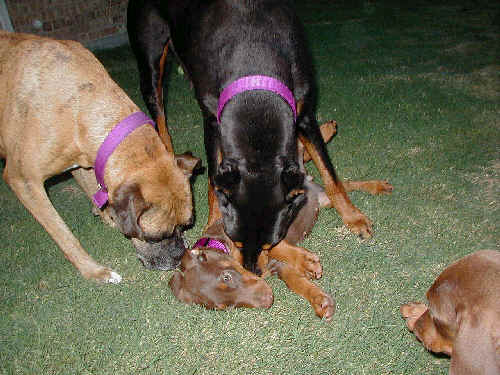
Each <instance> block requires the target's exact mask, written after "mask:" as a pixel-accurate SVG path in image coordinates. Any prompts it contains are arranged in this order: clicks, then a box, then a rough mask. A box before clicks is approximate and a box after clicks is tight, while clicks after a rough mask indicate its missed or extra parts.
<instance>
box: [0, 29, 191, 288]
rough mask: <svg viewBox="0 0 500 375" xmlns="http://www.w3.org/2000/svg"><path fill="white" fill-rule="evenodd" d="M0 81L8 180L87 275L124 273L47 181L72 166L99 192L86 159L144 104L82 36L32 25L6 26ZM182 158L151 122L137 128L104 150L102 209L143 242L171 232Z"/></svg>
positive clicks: (185, 175)
mask: <svg viewBox="0 0 500 375" xmlns="http://www.w3.org/2000/svg"><path fill="white" fill-rule="evenodd" d="M0 90H1V91H2V92H3V93H4V94H3V99H2V101H1V102H0V157H1V158H5V159H6V166H5V170H4V173H3V177H4V180H5V181H6V182H7V184H9V186H10V187H11V188H12V190H13V191H14V192H15V194H16V195H17V197H18V198H19V200H20V201H21V202H22V203H23V204H24V206H25V207H26V208H27V209H28V210H29V211H30V212H31V213H32V215H33V216H34V217H35V218H36V219H37V220H38V221H39V222H40V224H41V225H42V226H43V227H44V228H45V230H46V231H47V232H48V233H49V234H50V235H51V236H52V238H53V239H54V241H55V242H56V243H57V244H58V245H59V247H60V248H61V250H62V251H63V253H64V255H65V256H66V258H68V260H70V262H71V263H73V265H74V266H75V267H76V268H77V269H78V270H79V271H80V272H81V274H82V275H83V276H84V277H85V278H88V279H95V280H99V281H104V282H118V281H119V280H120V276H119V275H118V274H116V273H114V272H112V270H111V269H109V268H107V267H104V266H102V265H100V264H98V263H96V262H95V261H94V260H93V259H92V257H91V256H90V255H88V253H87V252H86V251H85V250H84V249H83V248H82V246H81V245H80V243H79V241H78V240H77V239H76V238H75V237H74V236H73V234H72V233H71V231H70V229H69V228H68V227H67V225H66V224H65V223H64V221H63V220H62V218H61V217H60V216H59V214H58V213H57V212H56V210H55V209H54V207H53V206H52V204H51V203H50V201H49V199H48V197H47V194H46V192H45V189H44V185H43V184H44V181H45V180H46V179H47V178H49V177H51V176H54V175H57V174H60V173H62V172H63V171H65V170H68V169H73V175H74V176H75V178H76V180H77V181H78V183H79V184H80V185H81V186H82V188H83V189H84V190H85V191H86V193H87V194H88V195H89V196H91V195H92V194H94V193H95V191H96V190H97V184H96V181H95V177H94V174H93V170H91V169H90V168H92V167H93V164H94V161H95V158H96V154H97V151H98V148H99V146H100V145H101V143H102V142H103V140H104V139H105V137H106V136H107V134H108V133H109V131H110V130H111V129H112V128H113V127H114V126H115V125H116V124H117V123H118V122H120V121H121V120H123V119H124V118H125V117H127V116H128V115H130V114H132V113H133V112H136V111H138V110H139V108H138V107H137V106H136V105H135V104H134V103H133V102H132V101H131V100H130V98H129V97H128V96H127V95H126V94H125V93H124V92H123V90H122V89H120V87H118V85H117V84H116V83H115V82H114V81H113V80H112V79H111V78H110V77H109V75H108V73H107V72H106V70H105V69H104V67H103V66H102V65H101V64H100V62H99V61H98V60H97V59H96V58H95V57H94V56H93V55H92V54H91V53H90V52H89V51H88V50H86V49H85V48H83V47H82V46H81V45H80V44H79V43H77V42H73V41H66V40H62V41H56V40H52V39H48V38H41V37H37V36H34V35H29V34H19V33H9V32H4V31H0ZM180 159H183V157H182V156H181V157H180V158H177V159H176V158H175V157H174V155H173V154H172V153H171V152H167V151H166V149H165V146H164V145H163V143H162V141H161V140H160V138H159V136H158V134H157V133H156V131H155V130H154V129H153V127H151V126H142V127H139V128H138V129H136V130H135V131H134V132H133V133H131V135H129V136H128V137H127V138H126V139H125V140H124V141H123V142H122V143H121V144H120V145H119V146H118V147H117V148H116V150H115V152H114V153H113V154H112V155H111V157H110V158H109V159H108V162H107V165H106V171H105V175H104V181H105V183H106V185H107V187H108V192H109V204H108V206H107V208H106V209H105V210H104V211H103V212H100V214H101V215H102V216H103V218H104V219H105V220H106V221H108V222H110V223H111V222H115V224H116V225H117V226H118V227H119V228H120V229H121V230H122V231H123V232H124V233H125V234H126V235H129V236H131V237H136V240H137V241H139V242H144V243H146V245H144V244H143V245H144V246H145V247H146V248H147V247H148V246H149V245H147V243H148V242H147V241H149V240H150V239H155V240H160V239H162V238H164V237H168V236H170V235H172V232H174V231H176V230H177V228H179V226H184V225H187V224H189V223H190V222H191V220H192V209H193V205H192V197H191V189H190V184H189V176H190V174H191V170H192V169H191V170H190V169H189V167H188V168H180V167H179V166H178V164H179V163H180V164H182V161H179V160H180ZM188 164H189V163H188ZM75 168H76V169H75ZM151 246H153V247H158V246H160V247H161V245H159V244H158V243H156V244H154V245H151ZM138 251H139V249H138Z"/></svg>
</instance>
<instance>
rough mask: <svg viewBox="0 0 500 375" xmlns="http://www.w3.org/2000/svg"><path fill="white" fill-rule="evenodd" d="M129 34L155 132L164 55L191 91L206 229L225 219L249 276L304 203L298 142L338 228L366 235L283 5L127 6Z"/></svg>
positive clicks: (241, 1)
mask: <svg viewBox="0 0 500 375" xmlns="http://www.w3.org/2000/svg"><path fill="white" fill-rule="evenodd" d="M127 27H128V33H129V40H130V44H131V46H132V49H133V51H134V53H135V55H136V57H137V61H138V67H139V71H140V81H141V91H142V94H143V97H144V100H145V102H146V105H147V106H148V109H149V111H150V112H151V115H152V117H153V118H154V119H156V121H157V124H158V126H159V127H160V128H161V127H166V118H165V114H164V110H163V93H162V79H163V72H164V64H165V60H166V56H167V52H168V50H170V51H173V52H174V54H175V55H176V56H177V57H178V59H179V61H180V63H181V65H182V67H183V69H184V71H185V73H186V74H187V76H188V77H189V79H190V80H191V82H192V84H193V86H194V90H195V94H196V98H197V100H198V103H199V105H200V107H201V110H202V112H203V118H204V131H205V148H206V152H207V158H208V173H209V204H210V214H209V223H208V225H211V224H212V223H213V222H215V221H216V220H217V219H218V218H219V217H220V216H221V215H222V218H223V222H224V227H225V231H226V233H227V234H228V236H229V237H230V238H231V239H232V240H233V241H234V243H235V245H236V246H237V247H239V248H240V250H241V252H242V256H243V264H244V266H245V267H246V268H247V269H249V270H251V271H254V272H257V273H258V272H259V270H257V266H256V260H257V257H258V255H259V253H260V252H261V251H262V249H269V248H271V247H272V246H274V245H276V244H277V243H278V242H279V241H280V240H281V239H283V237H284V235H285V234H286V233H287V229H288V226H289V225H290V223H291V222H292V220H293V218H294V217H295V215H296V214H297V212H298V211H299V209H300V207H301V206H302V205H303V204H304V202H305V199H306V198H305V194H304V186H303V182H304V175H303V173H302V172H301V171H300V170H299V166H298V164H297V137H300V139H301V141H302V142H303V144H304V145H305V147H306V149H307V151H308V153H309V154H310V155H311V157H312V159H313V160H314V162H315V164H316V166H317V167H318V169H319V171H320V173H321V177H322V179H323V182H324V183H325V190H326V193H327V195H328V197H329V199H330V201H331V202H332V205H333V206H334V207H335V208H336V209H337V211H338V212H339V214H340V215H341V217H342V219H343V221H344V223H345V224H346V225H347V226H348V227H349V228H350V229H351V231H353V232H354V233H357V234H359V235H361V236H362V237H369V236H371V234H372V229H371V222H370V220H369V219H368V218H367V217H366V216H365V215H364V214H363V213H362V212H361V211H360V210H358V209H357V208H356V207H354V205H353V204H352V203H351V201H350V200H349V198H348V196H347V194H346V192H345V189H344V187H343V185H342V183H341V182H340V180H339V179H338V178H337V176H336V175H335V171H334V168H333V165H332V163H331V161H330V159H329V156H328V153H327V150H326V147H325V145H324V143H323V139H322V137H321V134H320V131H319V127H318V124H317V123H316V119H315V116H314V107H315V99H314V88H313V74H312V66H311V62H310V57H309V55H308V52H307V50H306V46H305V38H304V33H303V31H302V27H301V25H300V22H299V20H298V18H297V17H296V15H295V13H294V11H293V9H292V7H291V6H290V5H289V4H288V3H287V2H286V1H283V0H255V1H250V0H197V1H196V0H193V1H187V0H185V1H181V0H176V1H166V0H164V1H160V0H142V1H141V0H130V2H129V6H128V25H127ZM263 76H264V77H263ZM243 77H246V78H244V79H243V81H245V80H246V81H245V82H241V81H239V80H240V79H241V78H243ZM257 81H258V82H257ZM235 82H236V83H235ZM239 84H241V85H243V89H241V85H240V86H239V87H238V86H235V85H239ZM268 86H269V87H270V88H267V87H268ZM228 87H229V88H230V89H228ZM224 89H227V90H233V92H230V93H228V92H227V90H226V91H223V90H224ZM240 89H241V90H240ZM224 98H225V99H224ZM226 100H227V101H226ZM218 120H220V122H219V121H218ZM166 133H167V135H168V131H166ZM387 185H388V184H387ZM389 187H390V185H388V191H389ZM390 189H392V187H391V188H390Z"/></svg>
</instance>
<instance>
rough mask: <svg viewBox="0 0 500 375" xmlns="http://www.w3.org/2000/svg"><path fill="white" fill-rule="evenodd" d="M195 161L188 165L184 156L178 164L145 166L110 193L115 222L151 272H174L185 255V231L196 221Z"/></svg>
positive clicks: (176, 160) (179, 159)
mask: <svg viewBox="0 0 500 375" xmlns="http://www.w3.org/2000/svg"><path fill="white" fill-rule="evenodd" d="M194 159H195V160H194V161H196V160H197V161H199V159H196V158H194ZM172 160H173V159H172ZM194 161H193V163H186V160H185V159H184V158H183V155H181V156H179V157H176V159H175V164H173V163H172V165H167V166H166V167H165V166H161V165H160V166H161V167H160V166H156V167H154V168H147V167H145V168H144V169H140V170H139V172H138V173H137V174H136V175H134V176H131V178H130V179H129V180H125V182H123V183H122V184H120V185H119V186H118V187H117V188H116V189H115V190H114V191H113V192H110V202H109V203H110V207H111V209H112V211H113V212H114V215H113V216H114V219H115V221H116V223H117V225H118V227H119V228H120V230H121V231H122V233H123V234H125V236H127V237H129V238H132V239H133V243H134V245H135V247H136V250H137V254H138V257H139V259H140V260H141V261H142V262H143V264H144V266H145V267H146V268H148V269H159V270H170V269H173V268H175V267H177V265H178V264H179V263H180V259H181V257H182V255H183V254H184V251H185V245H184V238H183V232H184V230H185V229H187V228H188V227H189V226H191V225H192V222H193V202H192V195H191V186H190V181H189V178H190V176H191V174H192V171H193V169H194V168H195V167H196V166H197V165H198V163H197V162H196V163H194Z"/></svg>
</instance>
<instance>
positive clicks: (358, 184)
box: [342, 180, 393, 195]
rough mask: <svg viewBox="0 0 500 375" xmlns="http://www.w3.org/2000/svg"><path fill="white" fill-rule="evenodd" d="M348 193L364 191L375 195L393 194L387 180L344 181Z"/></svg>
mask: <svg viewBox="0 0 500 375" xmlns="http://www.w3.org/2000/svg"><path fill="white" fill-rule="evenodd" d="M342 185H344V189H345V191H346V192H350V191H364V192H366V193H370V194H373V195H376V194H390V193H392V190H393V187H392V185H391V184H390V183H389V182H388V181H385V180H369V181H343V182H342Z"/></svg>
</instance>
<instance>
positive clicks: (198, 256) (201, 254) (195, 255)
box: [188, 249, 208, 263]
mask: <svg viewBox="0 0 500 375" xmlns="http://www.w3.org/2000/svg"><path fill="white" fill-rule="evenodd" d="M188 252H189V255H190V256H191V259H192V260H193V261H196V262H198V263H205V262H206V261H207V260H208V258H207V254H206V253H205V251H203V250H201V249H191V250H188Z"/></svg>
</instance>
